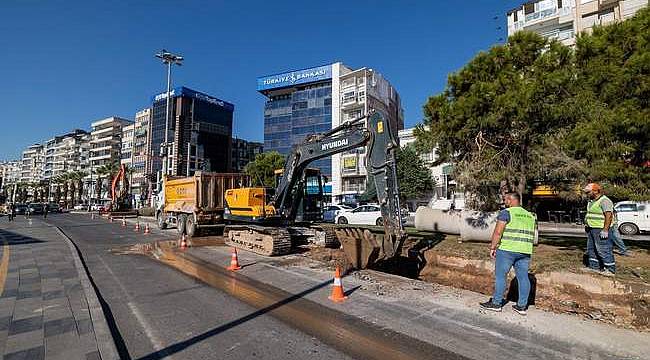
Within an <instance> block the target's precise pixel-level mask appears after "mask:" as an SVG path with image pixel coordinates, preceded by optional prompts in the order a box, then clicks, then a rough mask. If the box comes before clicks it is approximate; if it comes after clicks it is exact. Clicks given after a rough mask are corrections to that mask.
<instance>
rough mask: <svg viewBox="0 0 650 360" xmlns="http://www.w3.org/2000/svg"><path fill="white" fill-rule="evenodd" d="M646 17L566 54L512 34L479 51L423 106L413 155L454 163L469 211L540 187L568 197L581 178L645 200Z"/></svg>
mask: <svg viewBox="0 0 650 360" xmlns="http://www.w3.org/2000/svg"><path fill="white" fill-rule="evenodd" d="M649 18H650V11H649V10H648V9H644V10H641V11H639V12H638V13H637V15H636V16H635V17H634V18H632V19H630V20H627V21H624V22H622V23H617V24H614V25H611V26H606V27H596V28H595V29H594V31H593V34H590V35H587V34H584V35H581V36H579V38H578V41H577V44H576V48H575V50H573V49H571V48H568V47H566V46H564V45H562V44H560V43H559V42H557V41H555V40H547V39H545V38H543V37H541V36H539V35H537V34H534V33H531V32H517V33H515V34H514V35H513V36H511V37H509V39H508V42H507V43H506V44H504V45H500V46H495V47H493V48H491V49H490V50H488V51H486V52H481V53H479V54H478V55H477V56H476V57H475V58H474V59H472V60H471V61H470V62H469V63H468V64H466V65H465V66H464V67H463V68H462V69H461V70H459V71H458V72H457V73H454V74H451V75H450V76H449V78H448V83H447V86H446V88H445V89H444V91H443V92H442V93H440V94H438V95H435V96H432V97H430V98H429V99H428V101H427V103H426V104H425V105H424V117H425V118H424V124H423V125H420V126H418V127H417V129H416V130H415V135H416V138H417V147H418V149H419V150H421V151H430V150H431V149H432V148H434V147H435V148H437V150H438V154H439V155H440V156H441V157H442V158H443V159H444V160H446V161H450V162H453V163H454V164H455V165H456V166H455V175H456V179H457V181H458V182H459V183H460V184H461V185H462V186H463V187H464V188H465V190H466V192H467V193H468V195H469V198H468V203H469V204H470V205H472V206H474V207H477V208H491V207H494V206H495V204H496V203H498V201H497V198H498V196H499V195H500V194H502V193H503V192H506V191H516V192H519V193H520V194H525V193H527V192H529V191H530V189H531V188H532V187H533V185H534V184H535V183H539V182H543V183H546V184H550V185H552V186H553V187H555V188H556V189H557V190H558V191H560V192H561V193H564V194H565V195H566V196H568V197H570V196H576V192H575V189H576V187H577V186H579V184H581V183H584V181H586V180H591V181H602V182H609V183H611V184H613V185H614V187H615V189H614V190H613V191H616V192H618V193H621V194H625V195H626V196H627V197H631V198H638V197H645V198H647V197H650V194H648V190H647V189H648V184H649V183H650V181H649V179H648V176H649V175H648V167H647V163H648V159H649V158H650V156H649V155H650V153H649V151H648V144H649V141H648V140H649V139H648V137H649V136H650V135H649V134H650V121H648V119H650V116H649V115H650V113H649V112H648V99H649V98H650V96H649V95H650V94H649V92H650V78H649V76H648V74H650V51H649V49H650V46H649V45H648V44H650V41H648V40H649V39H650V26H648V22H649V20H648V19H649ZM643 189H645V191H644V190H643Z"/></svg>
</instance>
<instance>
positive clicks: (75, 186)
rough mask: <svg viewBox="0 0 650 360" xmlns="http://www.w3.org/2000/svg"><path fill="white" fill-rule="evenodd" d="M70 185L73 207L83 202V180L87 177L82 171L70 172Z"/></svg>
mask: <svg viewBox="0 0 650 360" xmlns="http://www.w3.org/2000/svg"><path fill="white" fill-rule="evenodd" d="M67 175H68V176H67V177H68V183H69V184H70V195H71V202H72V206H75V205H76V203H77V202H78V201H77V200H79V201H81V196H82V191H83V178H84V176H85V175H86V174H85V173H84V172H82V171H70V172H68V173H67Z"/></svg>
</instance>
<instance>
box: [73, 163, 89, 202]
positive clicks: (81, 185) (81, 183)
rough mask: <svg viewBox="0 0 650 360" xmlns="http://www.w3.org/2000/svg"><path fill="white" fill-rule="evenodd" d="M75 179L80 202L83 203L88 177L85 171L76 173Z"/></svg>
mask: <svg viewBox="0 0 650 360" xmlns="http://www.w3.org/2000/svg"><path fill="white" fill-rule="evenodd" d="M75 173H76V175H75V179H76V180H77V190H78V191H79V201H80V202H81V201H82V199H83V195H84V178H85V177H86V175H88V173H87V172H85V171H75Z"/></svg>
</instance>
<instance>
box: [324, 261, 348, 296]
mask: <svg viewBox="0 0 650 360" xmlns="http://www.w3.org/2000/svg"><path fill="white" fill-rule="evenodd" d="M347 298H348V297H347V296H345V294H344V293H343V285H342V284H341V268H340V267H338V266H337V267H336V272H335V273H334V287H333V288H332V295H330V296H329V297H328V299H330V300H332V301H334V302H341V301H343V300H345V299H347Z"/></svg>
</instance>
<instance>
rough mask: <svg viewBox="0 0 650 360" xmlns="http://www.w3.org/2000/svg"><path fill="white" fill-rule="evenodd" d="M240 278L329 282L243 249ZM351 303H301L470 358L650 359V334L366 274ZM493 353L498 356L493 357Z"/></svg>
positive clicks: (303, 266)
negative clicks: (491, 307) (499, 308)
mask: <svg viewBox="0 0 650 360" xmlns="http://www.w3.org/2000/svg"><path fill="white" fill-rule="evenodd" d="M187 251H188V252H189V254H191V255H193V256H197V257H199V258H201V259H202V260H205V261H208V262H210V263H213V264H215V265H217V266H226V265H227V264H228V263H229V261H230V249H229V248H227V247H222V246H213V247H197V248H190V249H189V250H187ZM239 254H240V264H241V265H242V266H243V267H244V268H243V269H242V270H240V271H239V272H238V274H241V275H243V276H246V277H250V278H252V279H254V280H257V281H261V282H263V283H265V284H269V285H272V286H274V287H277V288H279V289H282V290H284V291H287V292H289V293H291V294H300V293H304V292H305V290H306V289H313V288H314V287H315V286H317V285H318V284H322V283H323V281H328V280H329V281H331V279H332V275H333V274H332V269H327V268H326V266H325V265H324V264H323V263H320V262H316V261H312V260H310V259H307V258H305V257H304V256H301V255H299V254H296V255H289V256H284V257H275V258H268V257H262V256H258V255H255V254H252V253H249V252H245V251H241V252H240V253H239ZM343 284H344V289H345V290H346V291H347V293H348V296H349V299H348V300H347V301H345V302H343V303H340V304H335V303H332V302H331V301H329V300H328V299H327V296H328V295H329V293H330V291H331V288H330V287H329V286H326V287H323V288H321V289H319V290H316V291H313V292H310V293H309V294H307V295H305V296H304V298H306V299H308V300H310V301H313V302H315V303H318V304H320V305H323V306H326V307H328V308H332V309H335V310H337V311H341V312H343V313H345V314H349V315H352V316H355V317H356V318H359V319H362V320H364V321H367V322H370V323H372V324H374V325H377V326H380V327H382V328H387V329H391V330H393V331H396V332H399V333H402V334H405V335H408V336H410V337H413V338H415V339H418V340H421V341H425V342H428V343H431V344H434V345H436V346H440V347H443V348H446V349H449V350H452V351H454V352H456V353H458V354H460V355H463V356H466V357H469V358H472V359H488V358H490V359H492V358H494V359H497V358H499V359H501V358H512V359H537V358H548V359H576V358H599V359H621V358H625V359H643V358H646V356H647V354H648V353H650V334H648V333H640V332H634V331H630V330H625V329H619V328H615V327H613V326H609V325H605V324H602V323H598V322H597V321H587V320H583V319H581V318H579V317H576V316H570V315H563V314H554V313H548V312H544V311H541V310H536V309H534V308H532V309H531V310H530V311H529V314H528V316H526V317H522V316H520V315H518V314H516V313H514V311H512V310H511V309H510V305H508V306H506V307H505V308H504V311H503V312H502V313H485V312H482V311H479V307H478V303H479V302H480V301H485V300H486V298H485V296H483V295H480V294H477V293H473V292H470V291H464V290H458V289H453V288H449V287H445V286H441V285H437V284H429V283H425V282H422V281H418V280H412V279H407V278H403V277H397V276H393V275H389V274H385V273H379V272H376V271H371V270H363V271H360V272H356V273H353V274H351V275H349V276H347V277H345V278H344V279H343ZM493 354H499V355H498V356H495V355H493Z"/></svg>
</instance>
